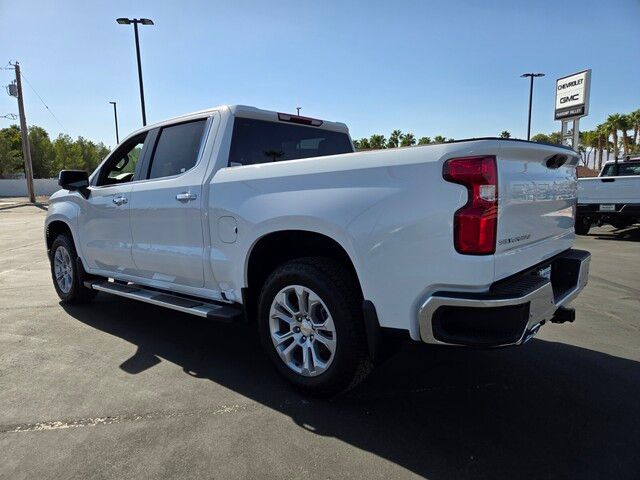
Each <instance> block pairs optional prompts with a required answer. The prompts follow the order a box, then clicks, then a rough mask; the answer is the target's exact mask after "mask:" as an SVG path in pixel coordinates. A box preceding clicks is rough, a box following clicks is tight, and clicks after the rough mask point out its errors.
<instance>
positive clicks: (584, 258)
mask: <svg viewBox="0 0 640 480" xmlns="http://www.w3.org/2000/svg"><path fill="white" fill-rule="evenodd" d="M590 259H591V254H590V253H589V252H585V251H582V250H573V249H572V250H567V251H566V252H564V253H562V254H560V255H558V256H556V257H554V258H552V259H550V260H548V261H547V262H545V263H543V264H541V265H538V266H536V267H535V268H533V269H529V270H527V271H525V272H523V273H521V274H518V275H516V276H514V277H511V278H509V279H506V280H502V281H500V282H497V283H496V284H494V285H493V286H492V287H491V288H490V290H489V291H488V292H482V293H461V292H447V291H444V292H436V293H434V294H433V295H432V296H430V297H429V298H428V299H427V300H426V301H425V302H424V303H423V304H422V306H421V307H420V310H419V323H420V336H421V338H422V341H424V342H426V343H432V344H440V345H458V346H485V347H499V346H507V345H520V344H522V343H524V342H526V341H527V340H529V339H530V338H531V337H533V336H534V335H535V334H536V333H537V331H538V329H539V328H540V327H541V326H542V324H543V323H544V322H546V321H548V320H551V319H552V318H553V317H554V314H555V313H556V311H557V310H558V308H560V307H563V306H566V305H567V304H568V303H569V302H571V301H572V300H573V299H574V298H575V297H576V296H577V295H578V293H580V291H581V290H582V289H583V288H584V287H585V285H586V284H587V279H588V276H589V261H590ZM546 267H551V272H550V278H545V277H542V276H540V275H539V274H538V273H537V272H540V271H541V270H543V269H545V268H546Z"/></svg>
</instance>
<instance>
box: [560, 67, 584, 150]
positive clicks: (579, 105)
mask: <svg viewBox="0 0 640 480" xmlns="http://www.w3.org/2000/svg"><path fill="white" fill-rule="evenodd" d="M590 90H591V69H588V70H583V71H582V72H578V73H573V74H571V75H567V76H566V77H561V78H559V79H557V80H556V107H555V111H554V119H555V120H560V121H561V122H562V128H561V130H560V134H561V136H562V144H563V145H567V146H569V147H571V148H573V149H574V150H576V151H577V150H578V144H579V143H580V128H579V123H580V118H582V117H586V116H587V115H589V93H590Z"/></svg>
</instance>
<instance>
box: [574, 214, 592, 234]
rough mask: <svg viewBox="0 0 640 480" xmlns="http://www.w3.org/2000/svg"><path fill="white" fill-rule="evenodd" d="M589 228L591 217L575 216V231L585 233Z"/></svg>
mask: <svg viewBox="0 0 640 480" xmlns="http://www.w3.org/2000/svg"><path fill="white" fill-rule="evenodd" d="M590 229H591V219H590V218H589V217H576V233H577V234H578V235H586V234H587V233H589V230H590Z"/></svg>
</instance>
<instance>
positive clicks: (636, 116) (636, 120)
mask: <svg viewBox="0 0 640 480" xmlns="http://www.w3.org/2000/svg"><path fill="white" fill-rule="evenodd" d="M629 118H630V119H631V124H632V127H633V143H634V144H637V143H638V131H640V108H639V109H638V110H634V111H633V112H631V113H630V114H629Z"/></svg>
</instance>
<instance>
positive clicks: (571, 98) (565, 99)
mask: <svg viewBox="0 0 640 480" xmlns="http://www.w3.org/2000/svg"><path fill="white" fill-rule="evenodd" d="M579 97H580V95H579V94H577V93H574V94H573V95H571V96H568V97H561V98H560V103H567V102H575V101H576V100H578V99H579Z"/></svg>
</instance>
